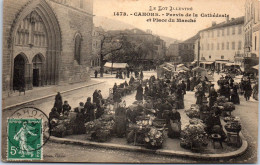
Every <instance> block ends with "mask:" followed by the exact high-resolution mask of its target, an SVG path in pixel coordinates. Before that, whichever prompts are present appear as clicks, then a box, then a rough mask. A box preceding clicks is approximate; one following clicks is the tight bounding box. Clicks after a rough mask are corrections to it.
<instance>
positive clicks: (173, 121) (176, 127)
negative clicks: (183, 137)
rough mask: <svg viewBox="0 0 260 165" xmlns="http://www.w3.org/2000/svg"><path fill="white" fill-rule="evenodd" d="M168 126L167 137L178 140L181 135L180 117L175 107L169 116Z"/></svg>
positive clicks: (174, 106)
mask: <svg viewBox="0 0 260 165" xmlns="http://www.w3.org/2000/svg"><path fill="white" fill-rule="evenodd" d="M167 125H168V137H169V138H178V137H180V133H181V115H180V113H179V112H178V111H177V107H176V105H173V108H172V111H171V112H170V114H169V120H168V121H167Z"/></svg>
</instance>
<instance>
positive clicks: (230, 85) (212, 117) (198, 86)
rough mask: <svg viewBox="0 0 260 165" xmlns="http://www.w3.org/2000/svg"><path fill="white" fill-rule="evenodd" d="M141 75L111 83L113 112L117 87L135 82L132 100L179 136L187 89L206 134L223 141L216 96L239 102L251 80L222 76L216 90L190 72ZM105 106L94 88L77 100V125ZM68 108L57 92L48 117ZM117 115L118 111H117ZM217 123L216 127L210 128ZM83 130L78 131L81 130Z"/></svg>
mask: <svg viewBox="0 0 260 165" xmlns="http://www.w3.org/2000/svg"><path fill="white" fill-rule="evenodd" d="M129 74H130V73H129ZM129 76H130V75H128V74H127V77H129ZM143 77H144V76H143V72H142V71H140V73H139V72H137V71H136V72H135V74H134V76H131V77H130V80H129V82H127V81H125V82H124V83H121V84H120V85H117V84H116V83H115V84H114V87H113V88H112V91H111V92H112V101H113V105H114V110H115V111H116V110H117V109H118V108H120V103H121V102H122V97H123V95H122V93H120V91H119V89H122V88H127V87H128V86H131V85H133V84H134V83H137V84H138V85H136V88H135V90H136V95H135V99H136V100H137V102H140V103H141V104H143V106H144V107H147V108H149V109H153V110H155V111H154V112H153V113H154V114H155V116H156V118H158V119H165V121H166V124H167V127H168V137H170V138H176V137H180V134H181V115H180V113H179V112H178V109H184V108H185V104H184V96H185V94H186V91H195V97H196V104H197V105H198V106H199V111H200V113H201V116H200V119H201V120H202V121H203V122H204V123H205V124H206V126H207V127H206V128H207V129H206V130H207V133H210V134H211V133H218V134H220V135H221V138H222V139H223V140H224V139H225V138H226V135H225V133H224V131H223V129H222V125H221V122H220V116H221V109H220V108H219V106H218V105H217V103H216V101H217V98H218V97H220V96H224V97H225V98H226V99H227V100H228V101H229V102H232V103H234V104H240V98H239V94H244V97H245V98H246V100H249V99H250V96H251V95H252V91H253V89H252V84H251V81H250V79H248V78H247V77H245V78H243V79H242V80H241V83H236V82H235V81H234V79H233V78H232V77H231V76H229V75H226V76H225V77H224V76H222V77H221V78H220V79H219V80H218V81H217V85H218V86H219V88H218V90H217V89H216V88H215V85H214V84H212V83H211V82H210V81H209V80H208V79H207V77H206V76H205V77H202V76H200V75H193V74H192V73H191V72H186V73H180V74H178V75H174V76H171V77H168V76H165V77H163V78H156V77H155V76H151V77H150V78H149V79H146V80H143ZM257 84H258V83H257ZM256 86H258V85H255V87H254V88H256ZM255 90H256V89H255ZM257 92H258V88H257ZM91 100H93V101H91ZM104 108H105V101H104V99H103V97H102V94H101V91H100V90H95V92H94V93H93V99H91V97H88V98H87V101H86V103H85V104H84V103H83V102H80V103H79V106H78V107H76V108H75V109H74V112H76V113H77V117H76V118H77V122H78V124H79V125H84V123H86V122H89V121H93V120H95V119H98V118H99V117H100V116H101V115H102V114H103V113H104ZM70 111H71V107H70V105H69V103H68V101H64V102H63V101H62V97H61V94H60V93H59V92H58V94H57V95H56V97H55V103H54V107H53V108H52V110H51V112H50V114H49V118H50V120H52V119H53V118H57V119H59V118H60V117H61V116H67V115H68V113H69V112H70ZM132 113H134V112H132ZM116 114H119V113H118V112H116ZM121 114H122V115H126V117H127V118H128V119H129V120H131V121H134V120H135V116H136V115H135V114H131V110H129V111H128V112H125V113H121ZM205 114H206V115H205ZM122 124H124V123H122ZM124 125H125V124H124ZM216 126H217V128H218V129H213V128H216ZM82 128H83V127H82ZM84 131H85V130H79V132H82V133H84ZM214 131H215V132H214Z"/></svg>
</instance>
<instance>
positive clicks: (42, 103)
mask: <svg viewBox="0 0 260 165" xmlns="http://www.w3.org/2000/svg"><path fill="white" fill-rule="evenodd" d="M153 74H154V75H155V73H154V72H148V73H145V74H144V75H145V78H147V77H149V76H150V75H153ZM95 80H96V81H104V80H105V81H106V82H105V83H104V84H99V85H95V86H92V87H86V88H82V89H80V90H75V91H72V92H69V93H65V94H63V95H62V97H63V100H68V101H69V103H70V105H71V106H72V107H76V106H77V105H78V103H79V102H80V101H82V102H85V101H86V99H87V97H92V94H93V92H94V90H95V89H100V90H101V91H102V94H103V97H104V98H106V97H108V91H109V88H112V87H113V85H114V83H115V82H116V83H121V82H124V80H120V79H115V78H104V79H102V78H98V79H95ZM134 96H135V94H134V93H133V94H132V95H131V96H128V97H127V99H126V103H127V105H130V104H131V103H132V102H133V101H134V100H135V99H134ZM240 99H241V105H237V106H236V110H235V111H234V112H233V114H234V115H237V116H240V118H241V121H242V127H243V130H242V132H243V134H244V136H245V138H246V139H247V141H248V142H249V148H248V150H247V151H246V153H245V154H244V155H242V156H240V157H237V158H234V159H230V160H216V161H210V162H209V161H199V162H200V163H255V162H256V160H257V128H258V102H256V101H248V102H246V101H245V100H244V98H243V97H240ZM194 102H195V97H194V92H187V94H186V95H185V107H186V108H188V107H189V106H190V104H193V103H194ZM53 104H54V98H47V99H44V100H39V101H35V102H33V103H30V104H29V105H33V106H35V107H37V108H40V109H41V110H43V111H44V112H45V113H46V114H49V112H50V110H51V108H52V106H53ZM17 108H19V107H16V108H13V109H11V110H8V111H3V113H2V117H3V119H6V118H7V117H8V116H10V115H11V114H12V113H13V112H14V110H15V109H17ZM180 112H181V114H182V118H185V117H186V116H185V114H184V113H183V110H180ZM5 121H6V120H3V123H2V126H3V127H2V128H6V123H5ZM184 124H185V123H183V125H184ZM2 130H3V134H2V135H3V136H2V138H3V139H6V132H5V131H6V130H5V129H2ZM5 149H6V144H3V147H2V151H5ZM72 151H73V152H72ZM44 156H45V160H46V161H55V159H56V160H57V158H58V157H59V160H62V161H82V162H135V163H140V162H142V163H144V162H147V163H149V162H157V163H198V161H196V160H194V159H187V158H180V157H167V156H159V155H154V154H146V153H134V152H127V151H117V150H109V149H101V148H93V147H82V146H73V145H65V144H56V143H52V142H48V143H47V144H46V145H45V146H44ZM79 157H80V159H78V158H79Z"/></svg>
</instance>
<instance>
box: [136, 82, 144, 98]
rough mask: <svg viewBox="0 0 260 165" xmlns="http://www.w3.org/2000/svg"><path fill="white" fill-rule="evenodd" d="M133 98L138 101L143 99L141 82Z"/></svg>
mask: <svg viewBox="0 0 260 165" xmlns="http://www.w3.org/2000/svg"><path fill="white" fill-rule="evenodd" d="M135 99H136V100H138V101H143V87H142V85H141V84H140V85H139V86H138V87H137V92H136V96H135Z"/></svg>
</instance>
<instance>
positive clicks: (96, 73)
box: [94, 70, 98, 78]
mask: <svg viewBox="0 0 260 165" xmlns="http://www.w3.org/2000/svg"><path fill="white" fill-rule="evenodd" d="M94 74H95V78H97V75H98V71H97V70H95V72H94Z"/></svg>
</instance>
